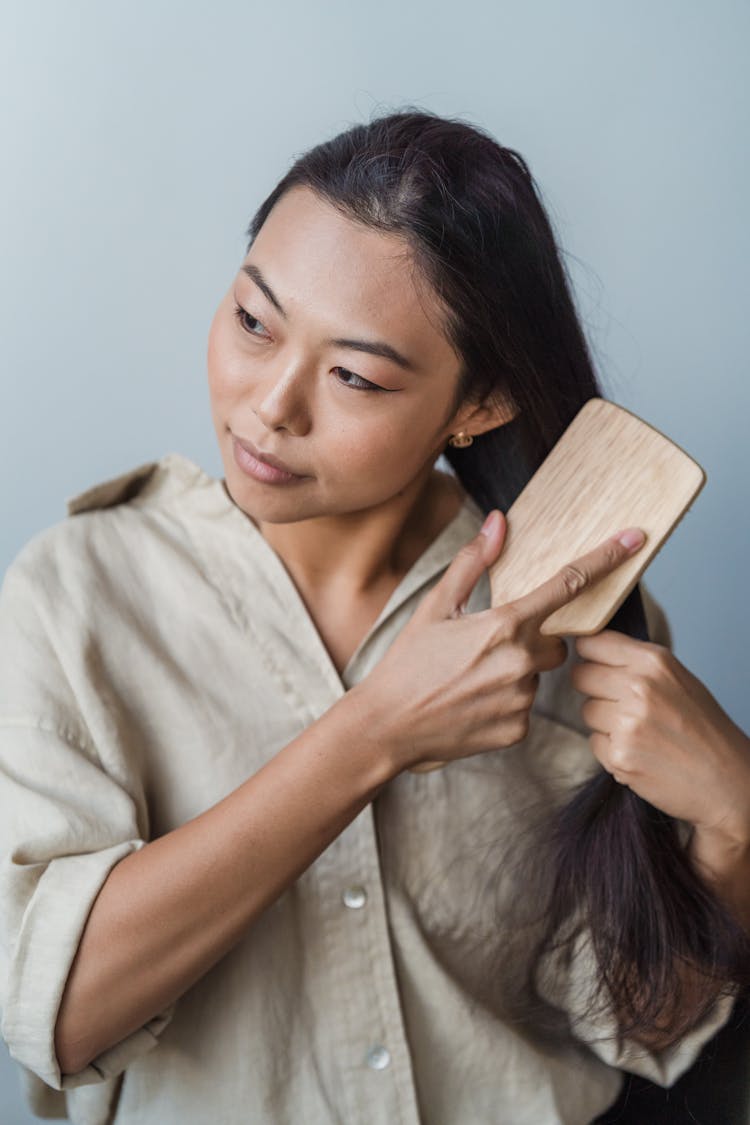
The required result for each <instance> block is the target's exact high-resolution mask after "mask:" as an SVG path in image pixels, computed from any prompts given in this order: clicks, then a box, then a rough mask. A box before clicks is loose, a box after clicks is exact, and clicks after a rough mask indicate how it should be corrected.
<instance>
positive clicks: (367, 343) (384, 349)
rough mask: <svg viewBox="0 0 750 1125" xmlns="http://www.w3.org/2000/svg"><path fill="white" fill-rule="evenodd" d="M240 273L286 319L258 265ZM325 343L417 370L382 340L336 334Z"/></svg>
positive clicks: (251, 263) (249, 266) (246, 265)
mask: <svg viewBox="0 0 750 1125" xmlns="http://www.w3.org/2000/svg"><path fill="white" fill-rule="evenodd" d="M242 273H245V274H247V276H248V277H249V278H250V280H251V281H254V282H255V284H256V285H257V286H258V288H259V289H260V291H261V292H262V293H263V294H264V295H265V296H266V297H267V298H268V300H269V301H270V302H271V304H272V305H273V307H274V308H275V309H276V311H277V312H278V313H279V314H280V315H281V316H282V317H283V318H284V320H286V319H287V315H286V312H285V311H284V309H283V308H282V305H281V302H280V301H279V299H278V297H277V296H276V294H275V293H274V291H273V289H272V288H271V286H270V285H269V284H268V282H267V281H266V279H265V278H264V276H263V274H262V273H261V271H260V270H259V269H258V267H257V266H256V265H255V264H254V263H253V262H246V263H245V264H244V265H243V266H242ZM326 343H327V344H335V345H336V346H337V347H339V348H352V349H353V350H354V351H358V352H367V353H368V354H369V355H379V356H383V358H384V359H390V360H392V361H393V363H397V364H398V365H399V367H403V368H404V370H405V371H416V370H417V366H416V364H415V363H412V361H411V360H410V359H408V358H407V357H406V356H405V355H404V354H403V353H402V352H400V351H398V350H397V349H396V348H394V347H393V346H392V345H391V344H387V343H386V342H385V341H384V340H351V339H349V338H348V337H344V336H336V337H334V338H332V339H330V340H326Z"/></svg>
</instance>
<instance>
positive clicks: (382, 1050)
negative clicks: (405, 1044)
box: [365, 1044, 391, 1070]
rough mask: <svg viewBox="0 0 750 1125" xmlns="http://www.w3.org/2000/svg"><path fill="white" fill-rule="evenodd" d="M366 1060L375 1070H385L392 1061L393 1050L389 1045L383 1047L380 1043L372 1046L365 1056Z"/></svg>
mask: <svg viewBox="0 0 750 1125" xmlns="http://www.w3.org/2000/svg"><path fill="white" fill-rule="evenodd" d="M365 1061H366V1062H367V1065H368V1066H369V1067H372V1069H373V1070H383V1069H384V1068H385V1067H386V1066H388V1064H389V1062H390V1061H391V1052H390V1051H389V1050H388V1048H387V1047H381V1046H380V1044H378V1045H377V1046H375V1047H370V1050H369V1051H368V1052H367V1055H366V1056H365Z"/></svg>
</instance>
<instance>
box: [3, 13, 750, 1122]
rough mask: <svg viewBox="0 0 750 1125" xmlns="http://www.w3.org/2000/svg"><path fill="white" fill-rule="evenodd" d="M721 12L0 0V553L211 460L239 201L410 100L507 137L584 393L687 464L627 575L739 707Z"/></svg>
mask: <svg viewBox="0 0 750 1125" xmlns="http://www.w3.org/2000/svg"><path fill="white" fill-rule="evenodd" d="M749 31H750V8H749V7H748V5H747V4H746V3H740V2H739V0H736V2H735V0H719V2H717V3H715V4H711V5H709V4H706V3H698V2H695V0H659V2H658V3H654V2H653V0H627V3H625V2H622V3H614V2H610V3H602V2H601V0H567V2H566V0H559V2H553V0H544V2H542V0H532V2H528V0H516V2H513V3H508V2H506V3H497V2H493V3H490V2H489V0H488V2H486V3H481V2H477V0H464V2H463V3H461V4H460V5H458V6H455V5H454V4H450V5H449V4H446V3H442V2H436V0H411V3H409V4H404V3H402V2H398V3H395V2H393V0H380V2H379V3H378V5H377V6H376V5H374V4H368V5H364V4H357V3H352V2H351V0H347V2H346V3H344V2H341V0H336V2H332V3H322V4H315V5H312V4H309V3H303V2H301V0H297V2H291V0H285V3H284V4H282V5H267V4H259V3H252V2H247V0H245V2H243V3H234V2H232V0H218V2H214V3H212V4H211V5H209V4H207V3H206V4H203V5H201V4H191V3H185V2H182V3H177V2H174V3H171V2H167V0H149V2H148V3H146V2H144V0H141V2H134V3H131V4H130V5H111V4H106V5H105V4H101V3H95V2H93V0H90V2H84V0H68V2H67V3H64V4H63V3H55V2H53V0H37V2H36V3H34V4H28V3H25V2H23V0H11V2H8V0H4V2H2V4H0V140H1V141H2V153H3V164H4V172H3V175H2V178H1V179H0V198H1V201H2V205H1V206H0V223H1V224H2V270H1V271H0V348H1V349H2V364H1V365H0V372H1V375H0V381H1V382H0V386H1V388H2V411H1V413H0V419H1V424H2V441H0V472H1V473H2V481H3V486H2V521H1V523H0V567H1V568H2V569H3V570H4V568H5V566H7V564H8V563H9V562H10V560H11V559H12V558H13V557H14V555H15V554H16V552H17V551H18V550H19V549H20V547H21V546H22V545H23V544H24V543H25V542H26V540H27V539H28V538H30V537H31V536H32V535H33V534H35V533H36V532H37V531H39V530H41V529H43V528H45V527H47V526H49V525H50V524H52V523H54V522H57V521H58V520H60V519H62V518H63V517H64V515H65V498H66V497H68V496H70V495H72V494H74V493H76V492H79V491H82V490H83V489H84V488H86V487H88V486H89V485H90V484H92V483H94V482H97V481H100V480H103V479H105V478H107V477H108V476H114V475H116V474H119V473H120V472H123V471H125V470H126V469H128V468H130V467H133V466H135V465H138V464H140V463H142V462H143V461H148V460H153V459H156V458H159V457H161V456H163V455H164V454H165V453H167V452H170V451H172V450H176V451H178V452H181V453H183V454H185V455H186V456H188V457H190V458H192V459H193V460H196V461H198V462H199V463H200V464H202V465H203V467H204V468H205V469H207V470H208V471H209V472H210V473H212V474H214V475H216V476H221V475H223V471H222V469H221V462H220V458H219V454H218V449H217V448H215V437H214V433H213V429H212V426H211V421H210V415H209V406H208V394H207V389H206V380H205V351H206V336H207V332H208V327H209V323H210V320H211V317H212V315H213V312H214V309H215V307H216V305H217V304H218V302H219V300H220V298H221V296H222V295H223V293H224V291H225V289H226V287H227V286H228V284H229V282H230V280H231V277H232V275H233V274H234V272H235V271H236V269H237V268H238V265H239V262H240V260H241V258H242V255H243V253H244V237H243V231H244V229H245V226H246V224H247V222H248V220H249V218H250V216H251V214H252V212H253V211H254V210H255V208H256V207H257V205H258V204H259V203H260V202H261V200H262V199H263V198H264V197H265V195H266V194H267V193H268V192H269V191H270V190H271V188H272V187H273V186H274V184H275V183H276V181H277V180H278V179H279V177H280V176H281V175H282V174H283V172H284V171H285V170H286V168H287V167H288V165H289V164H290V163H291V161H292V159H293V158H294V156H295V155H296V154H297V153H299V152H302V151H303V150H305V149H306V148H308V147H309V146H310V145H312V144H314V143H317V142H318V141H320V140H323V139H325V138H328V137H330V136H332V135H333V134H334V133H335V132H338V131H340V130H341V129H344V128H347V127H348V126H349V125H351V124H354V123H355V122H357V121H363V120H367V119H368V117H370V116H371V115H372V114H373V112H375V111H380V110H395V109H398V108H400V107H401V106H402V105H403V104H405V103H413V104H417V105H420V106H424V107H426V108H429V109H433V110H435V111H437V112H439V113H443V114H446V115H449V116H462V117H463V118H464V119H465V120H468V121H470V122H473V123H476V124H479V125H482V126H484V127H485V128H488V129H489V130H490V131H491V132H492V133H493V135H494V136H495V137H496V138H497V139H498V140H499V141H501V142H502V143H503V144H506V145H509V146H511V147H514V148H516V149H518V150H519V151H520V152H521V153H522V155H523V156H524V157H525V158H526V159H527V160H528V162H529V164H530V166H531V170H532V173H533V174H534V175H535V177H536V179H537V181H538V183H539V185H540V187H541V189H542V192H543V195H544V199H545V201H546V205H547V208H548V211H549V213H550V217H551V219H552V221H553V224H554V225H555V227H556V230H557V232H558V235H559V238H560V240H561V243H562V246H563V248H564V251H565V255H566V261H567V263H568V266H569V268H570V270H571V272H572V274H573V277H574V280H575V285H576V291H577V296H578V301H579V308H580V311H581V316H582V318H583V321H584V324H585V327H586V330H587V333H588V335H589V338H590V340H591V343H592V345H593V347H594V350H595V357H596V359H597V362H598V365H599V371H600V374H601V376H602V377H603V380H604V384H605V388H606V390H607V393H608V394H609V395H610V396H611V397H613V398H614V399H615V400H616V401H618V402H620V403H622V404H623V405H624V406H627V407H629V408H630V409H631V410H634V411H635V412H636V413H638V414H640V415H641V416H642V417H644V418H645V419H646V420H648V421H650V422H652V423H653V424H654V425H655V426H657V427H658V428H660V429H662V430H663V431H664V432H665V433H667V434H668V435H669V436H670V437H672V438H673V439H674V440H675V441H677V442H678V443H679V444H681V445H682V446H683V447H684V448H685V449H686V450H687V451H688V452H690V453H691V454H692V455H693V456H694V457H695V458H696V459H697V460H698V461H700V462H701V464H702V465H703V466H704V468H705V469H706V472H707V474H708V483H707V485H706V487H705V489H704V491H703V493H702V494H701V496H700V497H699V498H698V500H697V501H696V504H695V507H694V508H693V509H692V510H691V511H690V512H689V513H688V515H687V516H686V517H685V519H684V520H683V522H682V524H681V525H680V526H679V528H678V529H677V531H676V532H675V534H674V536H673V537H672V539H671V540H670V541H669V542H668V544H667V545H666V546H665V548H664V550H663V551H662V553H661V555H659V556H658V558H657V559H656V560H655V562H654V563H653V564H652V566H651V568H650V570H649V572H648V579H649V585H650V588H651V589H652V591H653V592H654V593H655V594H656V596H657V597H658V598H659V599H660V600H661V601H662V603H663V605H664V606H665V608H666V610H667V612H668V614H669V617H670V619H671V622H672V626H673V631H674V637H675V648H676V652H677V655H678V656H679V657H680V659H681V660H682V661H683V662H684V663H685V664H686V665H687V666H688V667H689V668H690V669H691V670H692V671H693V672H695V674H696V675H698V676H699V677H700V678H701V679H702V680H703V681H704V682H705V683H706V684H707V685H708V687H709V688H710V690H711V691H712V692H713V693H714V694H715V695H716V696H717V698H718V699H719V701H720V702H721V703H722V705H723V706H724V707H725V708H726V709H727V710H728V711H729V712H730V714H732V716H733V717H734V718H735V720H736V721H738V722H739V723H741V724H742V725H744V726H745V727H746V728H749V729H750V692H748V690H747V686H748V684H747V659H746V656H745V651H746V648H745V646H746V640H747V635H748V627H749V626H750V615H749V614H748V608H747V586H746V574H747V569H748V558H749V552H748V547H749V546H750V544H749V542H748V518H747V504H748V488H747V481H748V469H747V462H746V455H747V444H746V438H745V435H746V430H747V420H748V417H750V391H748V363H747V356H748V345H749V344H750V340H749V336H750V333H749V331H748V310H747V300H748V283H747V273H748V261H750V228H749V226H748V222H747V217H746V216H747V200H748V199H750V184H749V183H748V179H749V176H748V164H749V161H748V137H749V136H750V122H749V121H748V117H749V116H750V114H749V102H748V90H747V79H746V70H747V48H748V41H749V38H748V32H749ZM0 1089H1V1091H2V1092H1V1093H0V1123H1V1125H20V1123H21V1122H27V1121H30V1120H32V1118H31V1117H30V1116H29V1115H28V1114H27V1113H26V1112H25V1111H24V1110H23V1108H22V1107H21V1104H20V1098H19V1096H18V1092H17V1090H18V1082H17V1076H16V1073H15V1068H14V1066H13V1064H12V1063H11V1061H10V1060H9V1058H8V1055H7V1052H6V1051H5V1048H4V1045H2V1044H0ZM34 1120H35V1119H34Z"/></svg>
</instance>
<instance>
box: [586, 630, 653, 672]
mask: <svg viewBox="0 0 750 1125" xmlns="http://www.w3.org/2000/svg"><path fill="white" fill-rule="evenodd" d="M649 643H650V642H649V641H641V640H637V639H636V638H635V637H629V636H627V634H626V633H618V632H617V630H616V629H604V630H602V631H601V632H599V633H592V634H591V636H588V637H585V636H584V637H576V639H575V648H576V652H577V653H578V654H579V656H582V657H583V658H584V659H585V660H596V661H598V662H599V663H600V664H612V665H617V666H618V667H623V666H624V665H626V664H632V662H633V661H634V660H637V658H638V656H639V655H640V654H641V652H642V649H643V646H644V645H646V644H649Z"/></svg>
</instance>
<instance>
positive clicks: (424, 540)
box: [258, 466, 465, 598]
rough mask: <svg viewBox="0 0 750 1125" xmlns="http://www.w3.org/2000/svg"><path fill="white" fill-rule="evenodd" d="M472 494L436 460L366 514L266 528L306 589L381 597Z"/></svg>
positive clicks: (266, 535) (268, 537) (262, 526)
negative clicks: (439, 466)
mask: <svg viewBox="0 0 750 1125" xmlns="http://www.w3.org/2000/svg"><path fill="white" fill-rule="evenodd" d="M464 495H465V494H464V492H463V490H462V488H461V486H460V484H459V483H458V481H457V480H456V479H455V477H453V476H452V475H450V474H448V473H444V472H441V471H440V470H438V469H435V468H434V467H433V466H429V467H428V470H427V472H426V473H425V474H424V475H423V476H422V478H421V479H417V480H416V481H415V482H413V485H412V486H411V487H410V488H409V489H408V490H405V491H404V492H403V493H401V494H399V495H398V496H395V497H393V499H392V500H390V501H389V502H388V503H387V504H384V505H381V506H380V507H379V508H378V509H375V510H370V511H368V512H366V513H364V514H358V515H347V516H343V517H338V516H326V517H320V518H316V519H308V520H300V521H299V522H297V523H285V524H272V523H261V524H259V525H258V527H259V530H260V532H261V534H262V535H263V537H264V539H266V541H267V542H268V543H269V544H270V545H271V546H272V547H273V549H274V551H275V552H276V553H277V554H278V556H279V557H280V558H281V560H282V562H283V563H284V565H285V566H286V568H287V570H288V571H289V573H290V574H291V576H292V578H293V579H294V581H295V583H296V585H297V586H298V588H299V589H300V591H301V592H303V593H304V592H306V593H308V594H310V595H315V594H321V595H325V592H326V591H335V592H336V595H337V596H338V597H343V598H354V597H364V598H367V597H368V596H375V597H377V596H378V593H379V592H382V591H383V590H384V589H385V588H388V587H390V588H391V589H395V587H396V586H397V585H398V583H399V582H400V581H401V579H402V578H403V577H404V575H405V574H407V573H408V571H409V570H410V569H411V567H412V566H413V565H414V563H415V562H416V560H417V559H418V558H419V557H420V555H422V554H423V553H424V551H425V550H426V549H427V547H429V545H430V544H431V543H432V542H433V541H434V539H435V538H436V537H437V536H438V535H439V534H440V532H441V531H442V530H443V528H444V527H445V526H446V525H447V524H448V523H450V521H451V520H452V519H454V517H455V516H456V515H457V513H458V511H459V510H460V508H461V505H462V504H463V501H464Z"/></svg>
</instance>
